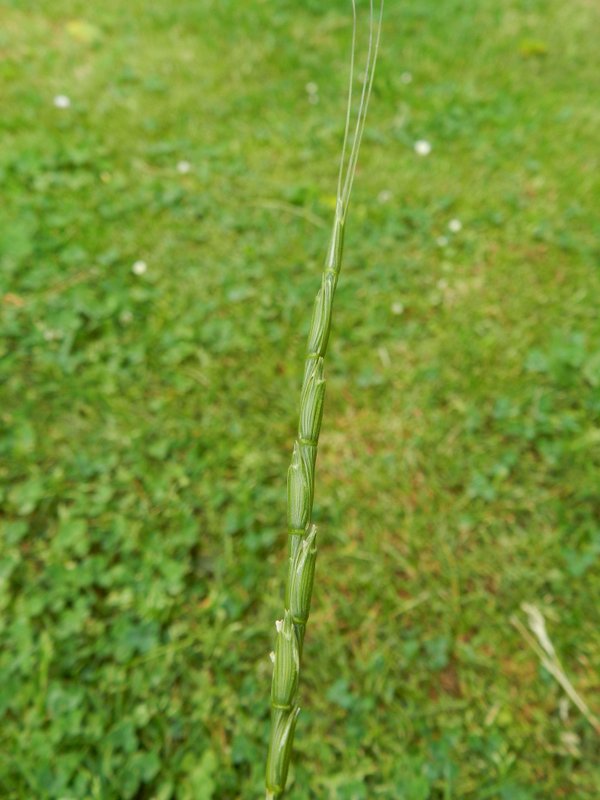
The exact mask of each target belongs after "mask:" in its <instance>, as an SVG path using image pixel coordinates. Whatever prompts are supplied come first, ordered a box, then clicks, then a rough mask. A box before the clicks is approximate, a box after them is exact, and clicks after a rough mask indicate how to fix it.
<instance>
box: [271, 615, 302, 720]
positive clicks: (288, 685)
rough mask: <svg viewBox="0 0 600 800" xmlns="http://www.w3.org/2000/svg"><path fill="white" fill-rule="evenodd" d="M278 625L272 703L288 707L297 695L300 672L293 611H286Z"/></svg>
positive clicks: (280, 706)
mask: <svg viewBox="0 0 600 800" xmlns="http://www.w3.org/2000/svg"><path fill="white" fill-rule="evenodd" d="M276 626H277V642H276V644H275V664H274V666H273V681H272V683H271V703H272V705H273V706H274V707H275V708H287V707H291V705H292V700H293V699H294V697H295V694H296V690H297V688H298V675H299V672H300V656H299V653H298V641H297V639H296V632H295V630H294V622H293V620H292V614H291V612H290V611H286V612H285V615H284V617H283V620H277V623H276Z"/></svg>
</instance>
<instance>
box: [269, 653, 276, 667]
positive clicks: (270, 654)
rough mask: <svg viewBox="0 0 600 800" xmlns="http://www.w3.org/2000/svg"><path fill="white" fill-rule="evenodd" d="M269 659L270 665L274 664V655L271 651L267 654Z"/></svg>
mask: <svg viewBox="0 0 600 800" xmlns="http://www.w3.org/2000/svg"><path fill="white" fill-rule="evenodd" d="M269 658H270V659H271V663H273V664H274V663H275V653H274V652H273V651H272V650H271V652H270V653H269Z"/></svg>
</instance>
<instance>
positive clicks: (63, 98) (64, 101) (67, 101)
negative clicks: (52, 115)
mask: <svg viewBox="0 0 600 800" xmlns="http://www.w3.org/2000/svg"><path fill="white" fill-rule="evenodd" d="M54 105H55V107H56V108H69V107H70V105H71V98H69V97H67V95H66V94H57V95H56V97H55V98H54Z"/></svg>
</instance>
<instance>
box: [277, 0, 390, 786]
mask: <svg viewBox="0 0 600 800" xmlns="http://www.w3.org/2000/svg"><path fill="white" fill-rule="evenodd" d="M382 15H383V0H380V2H379V4H378V12H377V13H376V10H375V3H374V0H370V2H369V44H368V51H367V59H366V65H365V71H364V79H363V85H362V91H361V95H360V101H359V105H358V111H357V113H356V122H355V124H354V129H353V132H352V135H350V128H351V120H352V89H353V83H354V61H355V51H356V30H357V15H356V3H355V0H352V18H353V25H352V48H351V58H350V81H349V88H348V105H347V111H346V125H345V130H344V141H343V145H342V155H341V159H340V169H339V174H338V186H337V201H336V210H335V217H334V220H333V229H332V233H331V239H330V244H329V249H328V251H327V257H326V259H325V267H324V271H323V277H322V280H321V288H320V290H319V293H318V294H317V297H316V299H315V305H314V310H313V316H312V322H311V326H310V333H309V336H308V343H307V352H306V360H305V366H304V380H303V384H302V391H301V395H300V421H299V425H298V436H297V439H296V441H295V443H294V450H293V454H292V463H291V464H290V467H289V470H288V512H287V517H288V534H289V570H288V576H287V584H286V592H285V606H286V607H285V612H284V616H283V619H282V620H278V621H277V623H276V630H277V641H276V645H275V652H274V653H272V654H271V657H272V659H273V682H272V686H271V736H270V741H269V753H268V757H267V774H266V798H267V800H274V798H277V797H281V795H282V794H283V793H284V791H285V786H286V782H287V774H288V769H289V764H290V759H291V752H292V745H293V739H294V730H295V727H296V720H297V718H298V713H299V711H300V709H299V707H298V702H297V699H298V698H297V695H298V683H299V676H300V659H301V656H302V646H303V644H304V634H305V631H306V623H307V621H308V615H309V612H310V602H311V596H312V588H313V580H314V574H315V560H316V556H317V545H316V536H317V529H316V527H315V526H314V525H313V524H312V520H311V517H312V508H313V497H314V485H315V462H316V458H317V447H318V443H319V433H320V430H321V419H322V416H323V402H324V398H325V379H324V377H323V366H324V358H325V354H326V352H327V344H328V340H329V333H330V330H331V315H332V309H333V300H334V296H335V290H336V287H337V282H338V278H339V274H340V269H341V266H342V250H343V244H344V230H345V224H346V214H347V211H348V204H349V200H350V193H351V191H352V183H353V181H354V175H355V172H356V164H357V160H358V152H359V149H360V143H361V139H362V135H363V131H364V127H365V120H366V115H367V107H368V104H369V98H370V95H371V89H372V87H373V78H374V75H375V63H376V60H377V52H378V49H379V37H380V33H381V21H382ZM348 147H349V152H348ZM347 152H348V157H347V158H346V154H347Z"/></svg>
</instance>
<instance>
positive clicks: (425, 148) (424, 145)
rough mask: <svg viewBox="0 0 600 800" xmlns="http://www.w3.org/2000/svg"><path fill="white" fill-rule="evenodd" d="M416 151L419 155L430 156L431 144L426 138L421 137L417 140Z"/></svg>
mask: <svg viewBox="0 0 600 800" xmlns="http://www.w3.org/2000/svg"><path fill="white" fill-rule="evenodd" d="M415 153H416V154H417V155H418V156H428V155H429V153H431V144H430V143H429V142H427V141H426V140H425V139H419V140H418V141H416V142H415Z"/></svg>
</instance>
